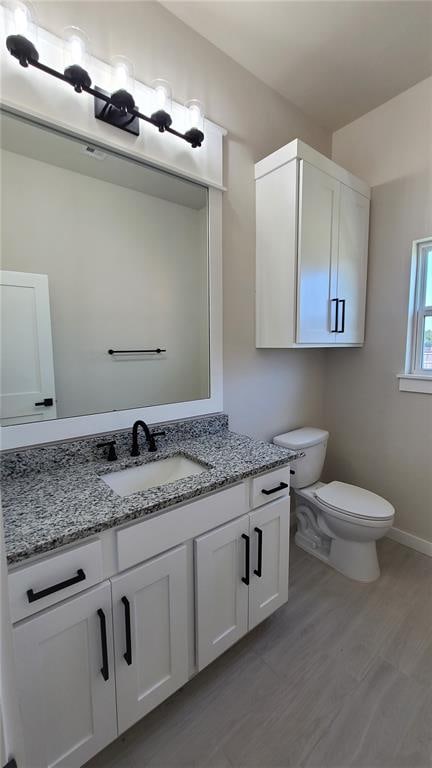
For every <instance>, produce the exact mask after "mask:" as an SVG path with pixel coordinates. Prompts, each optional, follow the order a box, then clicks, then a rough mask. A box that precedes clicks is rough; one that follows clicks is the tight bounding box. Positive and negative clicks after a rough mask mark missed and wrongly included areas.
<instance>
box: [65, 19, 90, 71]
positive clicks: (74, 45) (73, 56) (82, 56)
mask: <svg viewBox="0 0 432 768" xmlns="http://www.w3.org/2000/svg"><path fill="white" fill-rule="evenodd" d="M87 49H88V41H87V38H86V36H85V34H84V32H83V31H82V30H81V29H79V28H78V27H66V29H65V30H64V68H65V69H66V67H72V66H78V67H83V69H86V65H87Z"/></svg>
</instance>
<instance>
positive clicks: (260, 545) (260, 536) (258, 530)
mask: <svg viewBox="0 0 432 768" xmlns="http://www.w3.org/2000/svg"><path fill="white" fill-rule="evenodd" d="M254 530H255V533H256V534H258V563H257V567H256V568H254V574H255V575H256V576H258V577H259V578H261V576H262V552H263V532H262V530H261V528H255V529H254Z"/></svg>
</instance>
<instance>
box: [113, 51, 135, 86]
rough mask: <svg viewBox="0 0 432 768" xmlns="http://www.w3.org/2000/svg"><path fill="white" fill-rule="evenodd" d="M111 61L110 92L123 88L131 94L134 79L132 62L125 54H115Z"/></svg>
mask: <svg viewBox="0 0 432 768" xmlns="http://www.w3.org/2000/svg"><path fill="white" fill-rule="evenodd" d="M111 63H112V76H111V92H112V93H115V91H121V90H123V91H127V92H128V93H130V94H133V92H134V90H135V80H134V71H133V64H132V62H131V61H129V59H127V58H126V56H115V57H114V58H113V60H112V62H111Z"/></svg>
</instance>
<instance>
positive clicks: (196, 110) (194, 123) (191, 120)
mask: <svg viewBox="0 0 432 768" xmlns="http://www.w3.org/2000/svg"><path fill="white" fill-rule="evenodd" d="M185 107H186V109H187V117H186V122H187V129H188V130H190V129H191V128H197V129H198V130H199V131H202V130H203V125H204V108H203V105H202V104H201V102H200V101H198V100H197V99H191V100H190V101H187V102H186V104H185Z"/></svg>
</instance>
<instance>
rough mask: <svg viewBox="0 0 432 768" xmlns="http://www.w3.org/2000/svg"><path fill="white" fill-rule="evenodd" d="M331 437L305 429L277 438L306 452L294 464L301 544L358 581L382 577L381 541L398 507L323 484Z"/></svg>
mask: <svg viewBox="0 0 432 768" xmlns="http://www.w3.org/2000/svg"><path fill="white" fill-rule="evenodd" d="M328 438H329V433H328V432H326V431H325V430H323V429H315V428H314V427H303V428H302V429H295V430H293V431H292V432H286V433H285V434H283V435H277V437H275V438H274V443H276V445H281V446H283V447H284V448H291V449H292V450H295V451H298V450H301V451H303V452H304V454H305V456H304V457H303V458H301V459H297V461H294V462H293V463H292V464H291V467H292V469H293V470H294V474H293V475H292V480H291V485H292V487H293V488H294V489H295V511H296V517H297V533H296V536H295V542H296V544H297V545H298V546H299V547H301V548H302V549H304V550H306V552H309V553H310V554H312V555H315V556H316V557H318V558H320V560H324V562H326V563H328V564H329V565H331V566H333V568H336V570H338V571H340V572H341V573H343V574H344V575H345V576H348V577H349V578H350V579H355V580H356V581H374V580H375V579H377V578H378V577H379V575H380V569H379V565H378V558H377V552H376V544H375V542H376V540H377V539H381V538H382V537H383V536H385V535H386V534H387V533H388V531H389V530H390V528H391V527H392V525H393V520H394V513H395V511H394V507H392V505H391V504H389V502H388V501H386V500H385V499H383V498H381V496H377V495H376V494H375V493H371V491H366V490H364V489H363V488H358V487H357V486H355V485H348V484H347V483H340V482H338V481H337V480H334V481H333V482H331V483H327V484H326V483H321V482H319V478H320V476H321V472H322V468H323V465H324V459H325V455H326V449H327V441H328Z"/></svg>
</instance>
